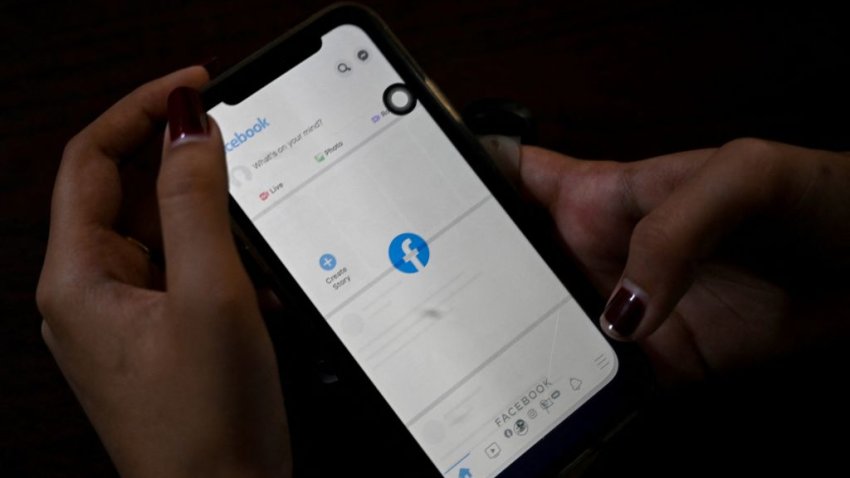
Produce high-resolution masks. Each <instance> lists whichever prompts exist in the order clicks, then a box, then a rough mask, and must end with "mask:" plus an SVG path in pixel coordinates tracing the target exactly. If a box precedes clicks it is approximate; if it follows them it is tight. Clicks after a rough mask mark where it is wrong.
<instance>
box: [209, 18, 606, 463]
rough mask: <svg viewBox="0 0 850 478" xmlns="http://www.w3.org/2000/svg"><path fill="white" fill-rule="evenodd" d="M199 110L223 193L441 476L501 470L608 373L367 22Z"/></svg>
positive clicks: (593, 335) (567, 305) (558, 291)
mask: <svg viewBox="0 0 850 478" xmlns="http://www.w3.org/2000/svg"><path fill="white" fill-rule="evenodd" d="M210 114H211V115H212V116H213V117H214V118H215V119H216V121H218V123H219V125H220V127H221V130H222V134H223V136H224V141H225V148H226V150H227V163H228V170H229V175H230V192H231V194H232V195H233V197H234V198H235V199H236V201H237V202H238V204H239V206H240V207H241V208H242V209H243V211H244V212H245V214H246V215H247V216H248V217H250V218H251V219H252V221H253V223H254V224H255V226H256V228H257V229H258V230H259V232H260V233H261V234H262V235H263V237H264V238H265V240H266V241H267V242H268V244H269V245H270V246H271V248H272V249H273V250H274V252H275V253H276V254H277V255H278V256H279V257H280V259H281V262H283V264H284V265H285V266H286V268H287V269H288V270H289V271H290V272H291V274H292V275H293V276H294V277H295V279H296V280H297V281H298V283H299V284H300V285H301V287H302V288H303V289H304V291H305V292H306V293H307V295H308V297H309V298H310V300H311V301H312V302H313V303H314V304H315V306H316V308H317V309H318V310H319V311H320V312H321V314H322V315H323V316H324V318H325V320H327V322H328V324H330V326H331V327H332V328H333V330H334V331H335V333H336V334H337V335H338V336H339V338H340V339H341V340H342V342H343V343H344V344H345V346H346V347H347V348H348V349H349V350H350V352H351V354H352V355H353V356H354V357H355V359H356V360H357V361H358V363H359V365H360V366H361V367H362V368H363V369H364V370H365V371H366V373H367V375H368V376H369V377H370V379H371V380H372V381H373V382H374V383H375V385H376V386H377V388H378V389H379V390H380V392H381V393H382V394H383V395H384V397H385V398H386V400H387V401H388V402H389V404H390V405H391V406H392V408H393V409H394V411H395V413H396V414H398V416H399V417H400V418H401V420H402V421H403V422H404V423H405V424H406V426H407V428H408V429H409V430H410V433H412V434H413V436H414V437H415V438H416V440H417V441H418V443H419V444H420V445H421V446H422V448H423V449H424V450H425V452H426V453H427V454H428V456H429V457H430V458H431V460H432V461H433V463H434V464H435V465H436V467H437V468H438V469H439V471H440V472H441V473H443V474H444V475H445V476H451V477H472V476H474V477H483V476H493V475H496V474H498V473H499V472H500V471H501V470H503V469H504V468H505V467H507V466H508V465H510V464H511V462H513V461H514V460H515V459H516V458H517V457H519V456H520V455H522V453H523V452H524V451H526V450H527V449H529V448H530V447H531V446H533V445H534V444H535V443H536V442H537V441H539V440H540V439H542V438H543V437H544V436H545V435H546V433H547V432H549V431H550V430H551V429H552V428H554V427H555V426H556V425H557V424H558V423H560V422H561V421H563V420H564V419H565V418H566V417H567V416H569V415H570V414H571V413H572V412H574V411H575V410H576V409H577V408H578V407H579V406H581V404H582V403H584V402H585V401H587V400H588V399H589V398H590V397H591V396H593V395H594V393H596V391H598V390H600V389H601V388H602V387H603V386H605V384H607V383H608V382H609V381H610V380H611V379H612V378H613V377H614V375H615V373H616V370H617V358H616V355H615V354H614V352H613V350H612V349H611V348H610V346H609V345H608V343H607V342H606V341H605V340H604V339H603V337H602V335H601V334H600V333H599V332H598V330H597V329H596V328H595V326H594V325H593V322H592V321H591V320H590V319H589V318H588V317H587V315H586V314H585V313H584V312H583V311H582V309H581V308H580V307H579V306H578V304H576V302H575V301H574V300H573V298H572V297H571V295H570V293H569V292H568V291H567V290H566V289H565V288H564V286H563V285H562V284H561V282H560V281H559V280H558V279H557V277H556V276H555V275H554V273H553V272H552V271H551V270H550V269H549V267H548V266H547V265H546V264H545V263H544V262H543V260H542V259H541V258H540V256H539V255H538V254H537V253H536V252H535V250H534V249H533V248H532V247H531V245H530V244H529V243H528V241H527V240H526V239H525V237H524V236H523V234H522V233H521V232H520V231H519V229H518V228H517V227H516V225H515V224H514V223H513V222H512V220H511V219H510V217H509V216H508V215H507V214H506V213H505V211H504V210H503V209H502V208H501V206H500V205H499V204H498V202H497V201H496V200H495V199H494V198H493V196H492V194H491V193H490V191H489V190H488V189H487V188H486V187H485V186H484V184H483V183H482V182H481V181H480V180H479V179H478V177H477V176H476V175H475V174H474V173H473V171H472V170H471V169H470V167H469V166H468V165H467V164H466V162H465V161H464V159H463V158H462V157H461V156H460V153H459V152H458V151H457V150H456V149H455V148H454V146H453V145H452V144H451V142H450V141H449V140H448V138H447V137H446V136H445V135H444V134H443V133H442V131H441V130H440V128H439V127H438V125H437V124H436V122H435V121H434V120H433V119H432V118H431V117H430V116H429V114H428V112H427V111H426V110H425V109H424V107H423V106H422V105H421V104H418V102H417V101H416V99H415V98H413V97H412V95H411V94H410V92H409V90H406V88H405V87H404V85H403V82H402V79H401V78H400V77H399V75H398V74H397V73H396V71H395V70H394V69H393V68H392V67H391V66H390V64H389V62H387V60H386V59H385V58H384V57H383V55H382V54H381V52H380V51H379V50H378V49H377V47H376V46H375V45H374V43H372V41H371V40H370V39H369V37H368V36H367V35H366V33H365V32H364V31H363V30H361V29H359V28H357V27H355V26H351V25H345V26H341V27H338V28H336V29H334V30H332V31H330V32H328V33H327V34H326V35H325V36H324V37H323V38H322V47H321V49H320V50H319V52H317V53H316V54H315V55H313V56H311V57H309V58H308V59H307V60H305V61H304V62H302V63H300V64H299V65H297V66H296V67H294V68H293V69H291V70H289V71H288V72H286V73H284V74H283V75H282V76H280V77H278V78H277V79H275V80H274V81H272V82H271V83H269V84H268V85H266V86H265V87H263V88H262V89H261V90H259V91H257V92H256V93H254V94H253V95H251V96H250V97H248V98H247V99H245V100H244V101H242V102H241V103H239V104H238V105H226V104H223V103H222V104H219V105H217V106H215V107H214V108H213V109H212V110H210ZM378 466H379V464H378V463H376V473H379V470H380V469H379V468H378Z"/></svg>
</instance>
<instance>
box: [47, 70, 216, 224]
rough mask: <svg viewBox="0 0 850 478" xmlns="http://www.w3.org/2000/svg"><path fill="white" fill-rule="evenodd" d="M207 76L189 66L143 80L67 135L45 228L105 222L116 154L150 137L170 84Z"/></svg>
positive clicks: (116, 198) (113, 208) (116, 190)
mask: <svg viewBox="0 0 850 478" xmlns="http://www.w3.org/2000/svg"><path fill="white" fill-rule="evenodd" d="M207 80H208V75H207V73H206V70H204V69H203V68H202V67H199V66H195V67H190V68H185V69H182V70H179V71H176V72H174V73H171V74H169V75H167V76H164V77H162V78H159V79H157V80H154V81H152V82H150V83H147V84H145V85H143V86H141V87H139V88H137V89H136V90H135V91H133V92H132V93H130V94H129V95H127V96H125V97H124V98H122V99H121V100H120V101H118V102H117V103H116V104H115V105H113V106H112V107H111V108H109V109H108V110H107V111H106V112H105V113H103V114H102V115H101V116H100V117H98V118H97V119H96V120H95V121H94V122H92V123H91V124H90V125H88V126H87V127H86V128H85V129H83V130H82V131H81V132H80V133H79V134H77V135H76V136H75V137H74V138H72V139H71V141H70V142H68V145H67V146H66V147H65V152H64V153H63V156H62V163H61V164H60V167H59V173H58V174H57V177H56V184H55V186H54V190H53V202H52V208H51V209H52V210H51V234H54V233H57V234H64V233H66V232H70V231H74V230H79V229H80V228H81V227H83V228H85V227H89V226H93V225H97V226H103V227H106V228H111V226H112V224H113V223H114V221H115V219H116V216H117V214H118V211H119V210H120V204H121V186H120V177H119V174H118V167H117V162H118V159H120V157H121V156H125V155H128V154H131V153H133V152H134V151H135V150H136V149H138V148H139V147H140V146H141V145H142V144H143V143H144V142H145V141H146V140H148V139H149V138H151V137H152V134H153V132H154V129H155V126H156V125H157V124H159V123H161V122H163V120H164V118H165V112H166V98H167V97H168V93H169V92H171V90H172V89H174V88H176V87H177V86H194V87H198V86H201V85H203V84H204V83H205V82H206V81H207ZM68 239H70V238H68Z"/></svg>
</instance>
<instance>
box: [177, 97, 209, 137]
mask: <svg viewBox="0 0 850 478" xmlns="http://www.w3.org/2000/svg"><path fill="white" fill-rule="evenodd" d="M168 130H169V132H170V133H171V141H172V142H173V141H178V140H181V139H185V138H189V137H192V136H207V135H208V134H209V122H208V121H207V113H206V111H204V105H203V104H202V103H201V95H199V94H198V92H197V91H196V90H194V89H192V88H189V87H186V86H181V87H179V88H175V89H174V91H172V92H171V94H170V95H168Z"/></svg>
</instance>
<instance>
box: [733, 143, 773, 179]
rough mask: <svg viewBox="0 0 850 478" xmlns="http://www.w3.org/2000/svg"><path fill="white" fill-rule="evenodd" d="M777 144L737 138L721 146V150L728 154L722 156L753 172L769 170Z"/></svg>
mask: <svg viewBox="0 0 850 478" xmlns="http://www.w3.org/2000/svg"><path fill="white" fill-rule="evenodd" d="M778 147H779V146H778V144H777V143H774V142H771V141H767V140H764V139H759V138H738V139H735V140H733V141H730V142H728V143H726V144H725V145H723V147H722V148H721V149H722V150H725V151H724V152H728V153H729V154H725V155H723V156H724V157H727V158H732V159H733V160H734V161H739V162H741V164H742V165H744V166H745V167H747V168H748V169H750V170H751V171H754V172H759V171H763V170H765V169H768V170H769V169H771V166H772V165H773V164H774V162H775V160H776V159H777V158H778V157H779V156H780V155H778V154H777V149H778Z"/></svg>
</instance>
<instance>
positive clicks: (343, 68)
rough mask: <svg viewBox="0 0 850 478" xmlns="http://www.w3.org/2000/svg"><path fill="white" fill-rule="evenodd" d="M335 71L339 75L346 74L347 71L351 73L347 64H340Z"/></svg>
mask: <svg viewBox="0 0 850 478" xmlns="http://www.w3.org/2000/svg"><path fill="white" fill-rule="evenodd" d="M336 70H337V71H338V72H340V73H348V72H349V71H351V67H350V66H348V64H347V63H344V62H340V63H339V64H337V65H336Z"/></svg>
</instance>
